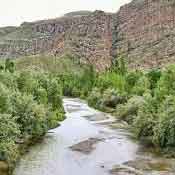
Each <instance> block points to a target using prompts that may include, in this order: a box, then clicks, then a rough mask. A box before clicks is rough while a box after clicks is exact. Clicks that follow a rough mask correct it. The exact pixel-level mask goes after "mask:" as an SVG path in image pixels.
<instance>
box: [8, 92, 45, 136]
mask: <svg viewBox="0 0 175 175" xmlns="http://www.w3.org/2000/svg"><path fill="white" fill-rule="evenodd" d="M11 100H12V105H13V116H15V117H17V123H18V125H19V127H20V131H21V133H22V135H24V136H41V135H43V134H44V133H45V131H46V129H47V127H46V123H45V121H46V118H47V111H46V108H44V106H42V105H38V104H37V103H36V102H35V101H34V100H33V97H32V96H31V95H29V96H28V95H25V94H23V95H22V94H20V93H16V94H14V95H13V96H12V98H11Z"/></svg>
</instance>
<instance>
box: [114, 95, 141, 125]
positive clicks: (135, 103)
mask: <svg viewBox="0 0 175 175" xmlns="http://www.w3.org/2000/svg"><path fill="white" fill-rule="evenodd" d="M143 104H144V98H143V97H141V96H133V97H132V98H130V99H129V100H128V101H127V103H125V104H120V105H118V106H117V108H116V113H115V114H116V116H117V117H119V119H122V120H125V121H127V122H128V123H129V124H132V123H133V119H134V117H135V116H137V114H138V110H139V108H140V107H141V106H142V105H143Z"/></svg>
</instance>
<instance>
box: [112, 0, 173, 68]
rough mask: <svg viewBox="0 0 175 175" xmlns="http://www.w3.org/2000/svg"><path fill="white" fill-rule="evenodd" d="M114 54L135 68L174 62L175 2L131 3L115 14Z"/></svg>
mask: <svg viewBox="0 0 175 175" xmlns="http://www.w3.org/2000/svg"><path fill="white" fill-rule="evenodd" d="M116 18H117V23H116V24H115V28H116V30H115V31H114V36H115V38H116V39H115V40H114V41H113V52H114V53H115V54H116V55H125V57H126V58H127V60H128V62H129V65H130V66H131V67H134V68H139V67H140V68H141V67H145V68H150V67H161V66H163V65H164V64H166V63H171V62H175V1H174V0H133V1H132V2H131V3H129V4H126V5H125V6H123V7H121V9H120V11H119V12H118V13H117V15H116Z"/></svg>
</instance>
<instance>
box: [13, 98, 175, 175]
mask: <svg viewBox="0 0 175 175" xmlns="http://www.w3.org/2000/svg"><path fill="white" fill-rule="evenodd" d="M63 103H64V108H65V111H66V117H67V118H66V120H64V121H63V122H62V123H61V126H60V127H58V128H56V129H53V130H50V131H49V132H48V134H47V135H46V137H45V138H44V139H43V140H42V141H41V142H40V143H38V144H36V145H34V146H32V147H31V148H30V150H29V152H27V153H26V154H25V155H24V156H23V157H22V158H21V160H20V161H19V163H18V164H17V166H16V169H15V170H14V175H110V174H112V175H175V160H174V159H166V158H164V157H160V156H158V155H155V154H153V153H152V152H151V151H150V149H146V148H144V147H143V146H142V145H140V144H139V143H137V142H136V141H135V140H134V139H132V137H131V136H132V134H131V133H129V132H128V131H127V129H125V127H126V124H125V123H124V122H119V121H117V120H116V119H115V118H114V117H112V116H110V115H108V114H105V113H102V112H100V111H97V110H94V109H93V108H90V107H89V106H88V105H87V104H86V103H85V102H84V101H82V100H79V99H70V98H65V99H64V100H63Z"/></svg>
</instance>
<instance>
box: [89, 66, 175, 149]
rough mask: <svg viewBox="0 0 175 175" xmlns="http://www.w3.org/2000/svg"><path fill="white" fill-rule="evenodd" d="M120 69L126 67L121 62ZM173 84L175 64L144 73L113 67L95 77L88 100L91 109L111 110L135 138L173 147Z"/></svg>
mask: <svg viewBox="0 0 175 175" xmlns="http://www.w3.org/2000/svg"><path fill="white" fill-rule="evenodd" d="M116 66H118V65H116ZM120 67H121V66H120ZM122 67H125V66H123V63H122ZM174 82H175V66H174V65H171V66H169V67H167V68H165V69H163V70H160V69H153V70H150V71H147V72H144V71H138V70H137V71H127V70H126V67H125V70H124V71H122V70H121V68H120V69H119V68H115V67H113V69H111V70H110V71H107V72H105V73H103V74H100V75H99V76H98V77H97V79H96V81H95V85H94V88H93V90H92V91H91V92H89V94H88V98H87V100H88V102H89V104H90V105H91V106H94V107H95V108H97V109H100V110H104V111H111V112H113V113H114V114H115V115H116V116H117V117H118V118H120V119H123V120H125V121H127V122H128V123H129V124H130V125H131V126H132V130H133V132H134V133H135V136H136V137H137V138H139V139H142V138H144V139H147V138H148V139H149V141H151V142H152V143H153V144H154V145H156V146H158V147H161V148H172V147H174V146H175V83H174ZM108 108H111V110H109V109H108Z"/></svg>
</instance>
